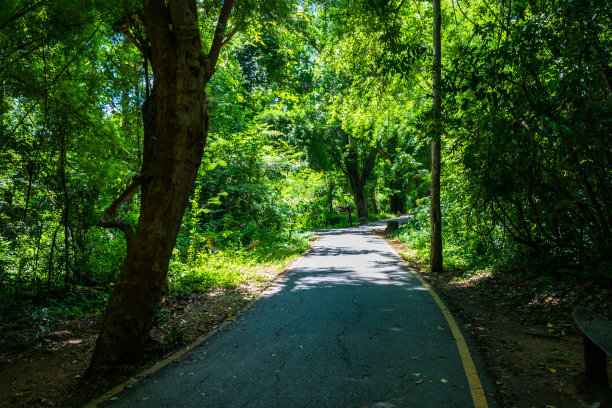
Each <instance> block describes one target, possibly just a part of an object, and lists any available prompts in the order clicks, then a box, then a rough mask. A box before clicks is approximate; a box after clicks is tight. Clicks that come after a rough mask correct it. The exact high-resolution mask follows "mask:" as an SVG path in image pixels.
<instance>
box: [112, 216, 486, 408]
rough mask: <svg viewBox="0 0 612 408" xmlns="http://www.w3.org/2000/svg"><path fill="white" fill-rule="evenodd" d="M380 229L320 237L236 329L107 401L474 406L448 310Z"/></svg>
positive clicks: (205, 404)
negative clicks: (445, 312) (377, 233)
mask: <svg viewBox="0 0 612 408" xmlns="http://www.w3.org/2000/svg"><path fill="white" fill-rule="evenodd" d="M370 228H371V227H370ZM368 229H369V228H367V227H359V228H350V229H338V230H330V231H325V232H320V233H319V239H318V240H317V242H316V243H315V245H314V247H313V248H312V250H311V251H310V252H309V253H308V254H307V255H306V256H304V257H302V258H301V259H300V260H298V261H297V263H296V264H295V265H294V266H293V267H292V269H291V271H290V272H289V273H288V274H287V275H286V277H285V279H284V281H281V282H279V283H278V284H276V285H275V286H274V287H272V288H271V289H270V290H268V291H267V292H266V293H265V294H264V296H263V297H262V298H261V299H259V300H258V301H257V302H255V304H254V307H252V308H251V309H249V310H248V311H247V312H245V313H244V315H243V316H242V317H241V318H239V319H238V320H237V322H236V323H232V324H231V325H229V326H227V327H226V328H225V329H224V330H222V331H220V332H218V333H217V334H215V335H214V336H212V337H210V338H209V339H208V340H207V341H206V342H205V343H204V344H202V345H201V346H199V347H197V348H194V350H192V351H190V352H189V353H187V354H185V355H184V356H182V357H181V358H179V359H178V360H176V361H174V362H173V363H171V364H169V365H167V366H166V367H164V368H162V369H160V370H159V371H157V372H156V373H154V374H152V375H151V376H149V377H147V378H145V379H143V380H142V381H140V382H139V383H137V384H136V385H135V386H134V387H132V388H129V389H125V390H124V391H122V392H121V393H119V394H118V395H116V396H115V397H114V398H115V399H114V401H109V402H108V403H106V404H104V406H109V407H130V408H133V407H148V408H151V407H180V408H189V407H265V408H270V407H368V408H370V407H381V408H383V407H384V408H388V407H461V408H463V407H474V402H473V398H472V394H471V389H470V386H469V383H468V380H467V377H466V372H465V369H464V366H463V363H462V360H461V358H460V355H459V352H458V347H457V344H456V341H455V338H454V337H453V334H452V333H451V329H450V327H449V325H448V323H447V320H446V319H445V317H444V315H443V313H442V312H441V309H440V307H439V306H438V305H437V304H436V302H435V301H434V299H433V298H432V296H431V294H430V293H429V292H428V291H427V289H426V288H425V287H424V286H423V285H422V284H421V282H420V281H419V280H418V279H416V277H415V276H414V275H413V274H412V273H411V272H410V271H409V270H408V269H407V268H406V267H405V266H404V265H403V263H402V262H401V261H400V260H399V259H398V258H397V256H396V255H395V253H394V252H393V251H392V250H391V248H389V247H388V246H387V244H385V243H384V241H382V240H381V239H379V238H378V237H377V236H375V235H374V234H372V233H371V232H370V231H369V230H368ZM476 363H477V364H476V365H477V366H479V364H478V360H477V359H476ZM478 374H479V377H480V378H481V379H482V380H483V381H482V383H483V384H484V386H485V390H486V391H485V392H486V393H488V394H490V393H491V391H490V390H489V388H490V385H489V384H490V381H489V380H488V379H487V378H486V376H484V374H485V373H484V371H483V370H479V372H478ZM487 399H489V404H488V406H490V407H494V406H497V405H496V404H495V402H494V401H492V400H491V398H490V396H489V395H487Z"/></svg>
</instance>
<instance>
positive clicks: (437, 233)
mask: <svg viewBox="0 0 612 408" xmlns="http://www.w3.org/2000/svg"><path fill="white" fill-rule="evenodd" d="M441 23H442V18H441V11H440V0H433V134H432V142H431V186H430V250H429V264H430V268H431V271H432V272H442V269H443V266H442V210H441V208H440V168H441V149H442V146H441V139H442V137H441V134H442V126H441V110H442V99H441V98H440V80H441V77H442V54H441V38H440V27H441Z"/></svg>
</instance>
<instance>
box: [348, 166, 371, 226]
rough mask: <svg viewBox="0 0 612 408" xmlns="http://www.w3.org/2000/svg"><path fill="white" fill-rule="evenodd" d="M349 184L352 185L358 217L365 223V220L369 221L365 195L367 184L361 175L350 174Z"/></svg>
mask: <svg viewBox="0 0 612 408" xmlns="http://www.w3.org/2000/svg"><path fill="white" fill-rule="evenodd" d="M348 178H349V183H350V185H351V194H352V195H353V200H354V201H355V208H357V217H359V221H360V222H361V223H363V219H364V218H365V220H366V221H367V218H368V206H367V201H366V195H365V183H363V182H362V180H361V177H360V176H359V174H353V173H350V174H349V175H348Z"/></svg>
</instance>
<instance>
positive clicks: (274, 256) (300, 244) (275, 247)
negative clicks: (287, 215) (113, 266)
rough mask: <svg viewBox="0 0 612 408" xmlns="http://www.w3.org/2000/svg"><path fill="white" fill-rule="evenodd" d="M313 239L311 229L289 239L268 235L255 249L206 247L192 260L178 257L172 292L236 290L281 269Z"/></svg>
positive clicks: (173, 269) (173, 267) (173, 265)
mask: <svg viewBox="0 0 612 408" xmlns="http://www.w3.org/2000/svg"><path fill="white" fill-rule="evenodd" d="M312 238H313V233H311V232H304V233H294V234H292V236H291V237H290V238H289V237H278V236H268V237H264V238H262V239H261V242H260V244H259V245H257V246H256V247H255V248H254V249H253V250H252V251H249V252H246V251H245V250H244V249H237V248H226V249H221V250H219V251H218V252H216V253H211V252H209V251H208V250H204V251H202V252H200V253H199V254H198V255H197V256H196V258H195V260H193V261H192V262H190V263H182V262H181V261H180V259H179V257H178V256H176V257H175V258H174V259H173V261H172V262H171V263H170V272H169V279H168V286H169V289H170V292H176V293H181V292H193V291H197V292H205V291H208V290H211V289H234V288H236V287H238V286H239V285H240V284H241V283H244V282H246V281H249V280H252V279H255V280H263V279H264V277H265V276H266V275H267V274H268V273H269V272H278V271H281V270H282V269H284V268H285V267H286V266H287V265H288V264H289V263H290V262H291V261H292V260H293V259H295V258H296V257H297V256H299V255H300V254H301V253H302V252H304V251H305V250H306V249H307V248H308V246H309V245H310V242H311V241H312Z"/></svg>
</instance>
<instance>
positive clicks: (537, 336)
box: [0, 241, 612, 408]
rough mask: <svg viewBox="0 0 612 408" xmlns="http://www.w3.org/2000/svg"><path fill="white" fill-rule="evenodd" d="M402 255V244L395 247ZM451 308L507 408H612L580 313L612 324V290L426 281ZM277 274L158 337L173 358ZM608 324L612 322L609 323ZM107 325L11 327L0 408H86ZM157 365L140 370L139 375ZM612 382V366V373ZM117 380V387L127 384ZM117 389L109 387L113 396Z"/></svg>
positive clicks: (189, 301)
mask: <svg viewBox="0 0 612 408" xmlns="http://www.w3.org/2000/svg"><path fill="white" fill-rule="evenodd" d="M389 242H390V243H391V244H392V245H394V246H395V247H396V249H398V250H399V251H400V252H401V251H402V248H401V245H400V244H399V243H398V242H393V241H389ZM419 273H421V274H422V276H423V277H424V278H425V279H427V280H428V281H429V282H430V283H431V284H432V285H433V286H434V287H435V288H436V290H437V291H438V292H439V293H440V294H441V295H442V297H443V298H444V299H445V302H446V303H447V305H448V306H449V308H451V310H452V311H453V313H454V314H455V315H457V316H458V317H460V319H461V320H462V322H463V324H464V325H465V328H466V329H467V330H468V331H469V332H471V333H472V334H473V335H474V338H475V339H476V341H477V343H478V348H479V352H480V354H481V356H482V358H483V360H484V361H485V363H486V365H487V366H488V369H489V371H490V373H491V375H492V376H493V378H494V380H495V382H496V387H497V394H498V395H497V399H498V400H499V401H500V404H501V406H502V407H517V408H518V407H527V408H530V407H543V408H555V407H556V408H562V407H589V408H603V407H611V406H612V395H611V393H610V391H607V392H605V391H601V390H594V389H591V388H590V387H589V386H588V383H587V382H586V381H585V379H584V375H583V374H582V372H583V370H584V368H583V360H582V352H583V351H582V337H581V334H580V333H579V331H578V328H577V327H576V326H575V324H574V323H573V320H572V317H571V311H572V310H573V308H575V307H576V306H578V305H584V306H587V307H590V308H591V309H592V310H594V311H598V312H600V313H604V314H608V313H610V311H611V310H612V299H611V298H612V296H610V294H611V293H612V288H610V287H604V286H601V285H600V286H597V285H594V284H593V283H591V282H570V281H568V282H554V281H545V282H541V283H539V284H538V285H534V284H533V282H531V283H525V282H523V281H521V280H520V279H518V278H514V279H513V278H512V276H509V275H508V274H505V275H494V274H490V273H489V274H482V275H479V276H474V277H472V278H471V279H469V280H462V281H459V280H454V279H453V278H452V276H451V275H434V274H429V273H426V272H419ZM277 275H278V274H276V273H273V272H271V271H270V272H268V274H267V277H266V279H265V280H263V281H254V282H251V283H249V284H247V285H243V286H241V287H240V288H238V289H236V290H233V291H225V292H224V291H217V292H212V293H207V294H185V295H183V296H175V297H166V298H164V299H163V300H162V302H161V305H160V306H161V311H160V313H159V314H158V316H157V318H156V321H155V327H154V330H153V337H154V338H155V339H156V340H158V341H159V342H160V343H161V344H163V345H164V346H165V352H164V353H162V354H160V355H159V356H157V357H158V358H159V357H161V356H163V355H169V354H171V353H172V352H174V351H176V350H178V349H179V348H181V347H183V346H184V345H187V344H190V343H191V342H192V341H194V340H195V339H197V338H198V337H200V336H202V335H204V334H205V333H208V332H210V331H211V330H214V329H215V328H216V327H218V326H219V325H220V324H222V323H223V322H225V321H227V320H231V319H233V317H232V316H235V315H236V314H239V313H240V312H241V311H242V310H244V309H245V308H247V307H249V304H250V302H251V301H252V299H253V298H255V297H256V296H257V295H258V294H259V293H261V291H263V290H264V289H265V288H266V287H268V286H269V285H270V284H271V282H273V281H274V279H276V278H277ZM608 317H610V316H609V315H608ZM99 324H100V319H99V318H87V319H80V320H74V321H67V322H63V323H58V324H56V325H55V326H54V327H52V328H51V330H50V331H49V332H47V334H45V335H44V337H40V338H36V335H37V333H38V330H37V327H27V326H25V327H20V326H18V325H17V326H15V325H12V326H11V325H9V324H6V323H4V324H3V326H4V327H2V328H1V329H2V332H6V331H7V330H8V328H9V327H10V330H11V331H12V334H13V335H15V333H17V334H18V335H19V336H21V337H23V338H24V340H27V341H25V342H24V343H29V344H30V346H28V347H27V348H25V349H20V350H15V349H11V350H1V349H0V378H1V379H2V380H1V381H0V408H4V407H67V406H79V405H80V404H81V403H83V402H85V401H86V400H87V397H88V396H91V392H90V393H89V394H87V393H83V390H84V388H85V387H83V384H82V382H81V379H82V376H83V374H84V372H85V370H86V368H87V364H88V362H89V359H90V357H91V354H92V352H93V347H94V343H95V339H96V336H97V328H98V326H99ZM153 361H155V360H151V361H149V362H148V363H146V362H145V363H143V365H142V366H140V367H133V368H132V372H137V371H138V370H140V369H142V368H144V367H146V366H147V364H149V365H150V364H151V363H152V362H153ZM609 372H610V378H612V364H611V365H610V366H609ZM119 378H120V377H117V379H115V380H114V381H118V379H119ZM111 385H113V384H112V383H108V384H102V385H101V386H102V387H105V386H106V387H110V386H111Z"/></svg>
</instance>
